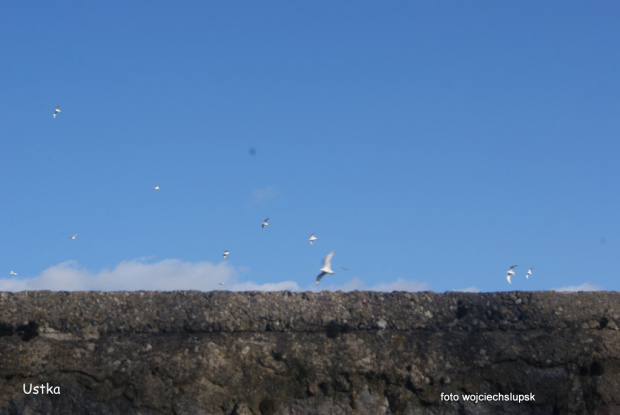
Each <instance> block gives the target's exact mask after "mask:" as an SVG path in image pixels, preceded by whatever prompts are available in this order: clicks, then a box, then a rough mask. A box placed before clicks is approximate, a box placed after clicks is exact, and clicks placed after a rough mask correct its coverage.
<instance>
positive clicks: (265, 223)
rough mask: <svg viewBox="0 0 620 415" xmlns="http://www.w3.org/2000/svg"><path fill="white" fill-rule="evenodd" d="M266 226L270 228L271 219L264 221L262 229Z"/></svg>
mask: <svg viewBox="0 0 620 415" xmlns="http://www.w3.org/2000/svg"><path fill="white" fill-rule="evenodd" d="M265 226H269V218H267V219H265V220H264V221H263V224H262V226H261V227H262V228H264V227H265Z"/></svg>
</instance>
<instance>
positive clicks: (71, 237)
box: [67, 233, 77, 240]
mask: <svg viewBox="0 0 620 415" xmlns="http://www.w3.org/2000/svg"><path fill="white" fill-rule="evenodd" d="M67 238H69V239H73V240H75V238H77V233H76V234H75V235H73V236H67Z"/></svg>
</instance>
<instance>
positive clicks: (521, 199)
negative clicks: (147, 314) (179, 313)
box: [0, 1, 620, 292]
mask: <svg viewBox="0 0 620 415" xmlns="http://www.w3.org/2000/svg"><path fill="white" fill-rule="evenodd" d="M618 22H620V5H619V4H618V3H617V2H616V1H594V2H582V1H561V2H560V1H549V2H538V1H524V2H497V1H479V2H447V1H398V2H389V3H380V2H374V1H373V2H371V1H363V2H360V1H338V2H332V1H313V2H291V1H271V2H254V1H234V2H230V1H208V2H207V1H185V2H166V4H164V2H146V1H135V2H120V1H117V2H84V1H62V2H42V1H35V2H34V3H33V2H5V3H4V4H3V5H2V13H1V14H0V39H1V42H0V73H1V75H2V76H1V79H0V145H1V148H0V175H1V177H2V180H1V181H0V195H1V204H0V236H1V238H0V290H11V289H12V290H21V289H42V288H52V289H64V290H75V289H113V290H123V289H187V288H194V289H204V290H210V289H221V288H222V287H221V286H218V285H217V282H226V285H225V286H223V288H228V289H283V288H292V289H300V290H305V289H310V288H313V287H314V279H315V277H316V276H317V274H318V273H319V268H320V267H321V260H322V258H323V257H324V256H325V255H326V254H327V253H328V252H330V251H331V250H335V251H336V253H335V255H334V258H333V263H332V266H333V268H334V271H336V273H335V274H334V275H328V276H326V277H325V278H324V279H323V281H322V282H321V285H320V286H319V287H318V289H330V290H337V289H355V288H357V289H380V290H392V289H410V290H414V289H425V290H426V289H428V290H433V291H439V292H442V291H446V290H462V289H470V290H473V291H476V290H479V291H485V292H486V291H502V290H549V289H560V288H566V287H569V288H568V289H602V290H618V289H619V287H620V273H619V271H618V265H617V262H618V258H619V257H620V191H619V183H620V162H619V161H618V159H619V155H620V49H619V48H618V43H619V41H620V25H619V24H618ZM58 105H59V106H60V108H61V110H62V112H61V113H60V114H59V115H58V116H57V117H56V119H54V118H53V117H52V112H53V110H54V108H55V107H56V106H58ZM251 148H253V149H255V154H251V153H250V149H251ZM155 185H159V186H160V190H159V191H154V190H153V186H155ZM267 217H269V218H270V225H269V226H268V227H266V228H265V229H262V228H261V223H262V221H263V220H264V219H265V218H267ZM313 232H314V233H316V236H317V237H318V240H317V241H316V245H315V246H311V245H310V244H309V243H308V237H309V236H310V234H311V233H313ZM74 233H78V237H77V238H76V239H75V240H72V239H69V238H68V236H71V235H73V234H74ZM226 249H228V250H230V251H231V254H230V256H229V258H228V260H227V261H226V262H224V260H223V258H222V252H223V251H224V250H226ZM511 265H519V267H518V268H517V269H516V275H515V276H514V277H513V283H512V284H510V285H509V284H508V283H507V281H506V279H505V275H506V271H507V269H508V267H510V266H511ZM340 267H346V268H349V270H348V271H344V270H342V269H341V268H340ZM529 267H534V270H533V276H532V277H531V278H530V279H529V280H526V279H525V273H526V271H527V269H528V268H529ZM10 270H14V271H15V272H17V273H18V276H17V277H15V276H13V277H12V276H10V275H9V271H10ZM269 284H272V285H269ZM576 287H577V288H576Z"/></svg>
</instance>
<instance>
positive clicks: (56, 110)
mask: <svg viewBox="0 0 620 415" xmlns="http://www.w3.org/2000/svg"><path fill="white" fill-rule="evenodd" d="M59 112H62V111H60V106H57V107H56V109H55V110H54V113H53V114H52V117H54V118H56V115H58V113H59Z"/></svg>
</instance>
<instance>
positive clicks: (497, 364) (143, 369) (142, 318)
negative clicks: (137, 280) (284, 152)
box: [0, 291, 620, 415]
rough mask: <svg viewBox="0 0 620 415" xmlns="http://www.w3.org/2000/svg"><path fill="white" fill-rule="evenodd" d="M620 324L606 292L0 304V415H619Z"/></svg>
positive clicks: (3, 299)
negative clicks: (54, 389)
mask: <svg viewBox="0 0 620 415" xmlns="http://www.w3.org/2000/svg"><path fill="white" fill-rule="evenodd" d="M619 327H620V293H615V292H596V293H556V292H508V293H492V294H467V293H445V294H436V293H432V292H421V293H407V292H394V293H378V292H352V293H341V292H320V293H297V292H295V293H292V292H286V291H285V292H251V293H250V292H247V293H233V292H206V293H203V292H195V291H179V292H71V293H69V292H46V291H37V292H21V293H16V294H11V293H0V414H2V415H5V414H6V415H8V414H136V415H137V414H142V415H147V414H148V415H154V414H195V415H207V414H208V415H210V414H217V415H221V414H225V415H233V414H234V415H259V414H260V415H276V414H278V415H280V414H282V415H284V414H327V415H329V414H332V415H349V414H369V415H376V414H407V415H414V414H415V415H417V414H459V415H462V414H499V413H502V414H601V415H602V414H620V331H619ZM31 384H32V385H33V386H36V385H40V384H44V385H46V384H49V385H51V386H58V387H59V389H60V395H52V394H38V395H34V394H32V393H31V394H25V393H24V391H23V388H24V385H26V388H28V387H29V385H31ZM442 393H444V394H456V395H457V396H459V401H444V400H442V399H441V394H442ZM480 393H484V394H486V393H488V394H498V393H501V394H510V393H512V394H515V395H518V394H523V395H528V394H530V393H532V394H534V396H535V401H534V402H526V403H520V404H519V403H516V402H500V401H498V402H479V403H478V404H474V403H471V402H465V401H464V400H463V398H462V397H461V395H463V394H480Z"/></svg>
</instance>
